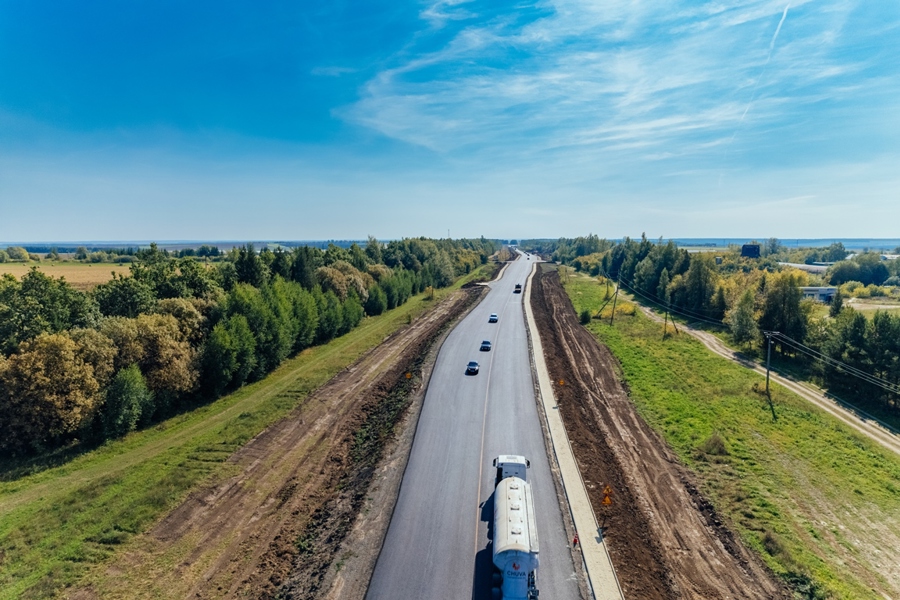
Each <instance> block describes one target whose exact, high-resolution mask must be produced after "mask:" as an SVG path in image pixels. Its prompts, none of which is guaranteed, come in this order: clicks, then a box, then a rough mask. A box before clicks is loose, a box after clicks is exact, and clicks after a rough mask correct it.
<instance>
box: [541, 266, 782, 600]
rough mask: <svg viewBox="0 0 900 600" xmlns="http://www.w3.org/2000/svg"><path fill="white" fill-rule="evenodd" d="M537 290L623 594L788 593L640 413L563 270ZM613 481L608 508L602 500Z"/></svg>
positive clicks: (567, 415)
mask: <svg viewBox="0 0 900 600" xmlns="http://www.w3.org/2000/svg"><path fill="white" fill-rule="evenodd" d="M534 286H535V287H534V292H533V294H532V304H533V309H534V313H535V319H536V321H537V324H538V328H539V330H540V334H541V341H542V343H543V345H544V354H545V355H546V359H547V366H548V369H549V371H550V376H551V379H553V381H555V382H557V383H556V386H555V390H554V392H555V393H556V395H557V400H558V405H559V407H560V410H561V411H562V416H563V419H564V421H565V423H566V428H567V430H568V434H569V438H570V440H571V443H572V447H573V450H574V452H575V456H576V459H577V460H578V463H579V467H580V469H581V472H582V476H583V477H584V480H585V485H586V486H587V487H588V492H589V495H590V497H591V504H592V505H593V507H594V511H595V513H596V514H597V520H598V521H599V522H600V523H601V526H604V525H605V535H606V540H607V543H608V544H609V548H610V554H611V556H612V560H613V565H614V566H615V568H616V572H617V574H618V577H619V580H620V582H621V585H622V589H623V591H624V593H625V596H626V597H628V598H641V599H657V598H659V599H670V598H697V599H704V600H707V599H716V598H722V599H726V598H754V599H756V598H758V599H769V598H788V597H790V595H789V593H788V592H787V590H786V589H785V588H784V587H783V586H782V585H781V584H780V582H778V581H777V579H776V578H775V577H774V576H773V575H772V574H771V573H770V572H769V571H768V570H766V569H765V567H764V566H763V565H762V564H761V563H760V562H759V561H758V560H757V559H756V558H755V557H754V556H752V555H751V554H750V552H749V551H747V550H746V548H744V547H743V545H742V544H741V543H740V541H739V540H737V539H736V538H735V537H734V535H733V534H732V532H731V531H730V530H729V529H728V528H727V527H726V525H725V524H724V523H723V522H722V520H721V519H720V517H719V516H718V515H717V514H716V512H715V510H714V509H713V507H712V506H711V505H710V504H709V502H708V501H707V500H706V499H705V498H703V497H702V496H701V495H700V494H699V492H698V491H697V488H696V486H695V485H694V483H693V481H692V478H691V476H690V474H689V473H688V471H687V470H686V469H685V468H684V467H682V466H681V465H680V464H679V463H678V462H677V461H676V459H675V456H674V454H673V453H672V452H671V450H670V449H669V448H668V447H667V446H666V444H665V442H663V441H662V439H661V438H660V437H659V436H658V435H657V434H656V433H655V432H653V430H651V429H650V427H649V426H647V424H646V423H645V422H644V421H643V420H642V419H641V418H640V417H639V416H638V414H637V412H636V410H635V408H634V405H633V404H632V403H631V401H630V400H629V399H628V394H627V391H626V390H625V388H624V386H623V385H622V383H621V382H620V380H619V377H618V374H617V373H618V370H617V362H616V359H615V358H614V357H613V356H612V355H611V354H610V352H609V350H607V349H606V348H605V347H603V346H601V345H600V344H599V343H598V341H597V340H596V339H595V338H594V337H593V336H592V335H591V334H590V332H588V331H587V330H586V329H585V328H584V327H582V326H581V325H580V323H579V322H578V318H577V316H576V314H575V311H574V309H573V308H572V305H571V303H570V302H569V299H568V297H567V296H566V294H565V291H564V290H563V289H562V287H561V286H560V284H559V277H558V274H557V273H556V272H555V271H547V272H544V273H543V274H541V272H540V271H539V273H538V274H536V275H535V277H534ZM559 382H562V383H561V384H560V383H559ZM607 485H608V486H610V487H611V488H612V492H613V493H612V496H611V497H612V500H613V503H612V505H611V506H604V505H603V504H602V501H603V489H604V487H605V486H607Z"/></svg>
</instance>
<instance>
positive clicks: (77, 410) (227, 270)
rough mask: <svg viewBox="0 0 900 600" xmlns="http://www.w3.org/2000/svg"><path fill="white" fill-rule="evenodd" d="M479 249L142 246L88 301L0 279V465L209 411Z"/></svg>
mask: <svg viewBox="0 0 900 600" xmlns="http://www.w3.org/2000/svg"><path fill="white" fill-rule="evenodd" d="M496 249H497V245H496V244H495V243H494V242H492V241H489V240H485V239H483V238H482V239H476V240H430V239H426V238H415V239H404V240H396V241H391V242H388V243H386V244H383V243H381V242H379V241H378V240H376V239H374V238H370V239H369V241H368V243H367V244H365V246H364V247H361V246H359V245H356V244H353V245H351V246H350V247H349V248H346V249H345V248H340V247H338V246H335V245H329V246H328V247H327V248H326V249H324V250H320V249H317V248H312V247H307V246H300V247H297V248H295V249H293V250H291V251H287V250H284V249H280V248H279V249H276V250H275V251H272V250H269V249H267V248H266V249H263V250H262V251H259V252H258V251H256V249H255V248H254V247H253V246H252V245H250V244H248V245H246V246H243V247H241V248H236V249H234V250H233V251H232V252H229V253H227V254H226V256H225V257H224V260H222V261H221V262H217V263H213V264H205V263H201V262H197V260H195V259H194V258H193V257H191V256H182V257H177V256H175V255H173V254H171V253H167V252H165V251H162V250H159V249H158V248H157V247H156V245H155V244H154V245H151V247H150V248H149V249H143V250H140V251H138V252H136V253H134V255H133V256H134V257H135V262H134V263H132V264H131V267H130V271H131V272H130V275H129V276H122V275H114V276H113V279H111V280H110V281H109V282H107V283H104V284H101V285H98V286H97V287H96V288H95V289H94V290H92V291H91V292H81V291H79V290H76V289H74V288H73V287H72V286H70V285H69V284H68V283H67V282H66V281H65V279H64V278H59V279H56V278H53V277H49V276H47V275H44V274H43V273H41V272H40V271H38V270H37V269H32V270H31V271H30V272H29V273H27V274H26V275H24V276H23V277H22V278H21V280H17V279H16V278H14V277H13V276H11V275H4V276H3V277H2V278H0V422H2V423H3V424H4V435H3V436H2V437H0V453H2V454H5V455H19V454H26V453H38V452H42V451H46V450H51V449H53V448H57V447H60V446H63V445H66V444H71V443H73V442H76V441H80V442H92V443H99V442H102V441H103V440H106V439H110V438H115V437H118V436H121V435H124V434H126V433H128V432H129V431H132V430H134V429H136V428H140V427H145V426H147V425H150V424H152V423H155V422H158V421H160V420H161V419H165V418H167V417H169V416H171V415H173V414H176V413H177V412H179V411H183V410H188V409H190V408H192V407H194V406H197V405H200V404H202V403H205V402H210V401H212V400H214V399H216V398H218V397H219V396H221V395H222V394H225V393H228V392H229V391H231V390H234V389H236V388H238V387H240V386H241V385H244V384H245V383H248V382H252V381H256V380H259V379H261V378H262V377H264V376H265V375H266V374H267V373H269V372H270V371H271V370H272V369H274V368H275V367H277V366H278V365H279V364H280V363H281V362H282V361H283V360H284V359H285V358H287V357H288V356H291V355H292V354H294V353H297V352H299V351H301V350H303V349H304V348H307V347H309V346H311V345H314V344H321V343H325V342H327V341H329V340H331V339H333V338H335V337H337V336H340V335H343V334H344V333H347V332H348V331H350V330H351V329H353V328H354V327H356V326H357V325H358V324H359V323H360V322H361V321H362V320H363V319H364V318H365V317H366V316H367V315H369V316H374V315H378V314H381V313H383V312H384V311H387V310H391V309H393V308H395V307H397V306H400V305H402V304H404V303H405V302H406V301H407V300H408V299H409V298H410V297H411V296H412V295H414V294H417V293H420V292H422V291H423V290H425V289H426V288H427V287H429V286H431V287H437V288H440V287H446V286H448V285H450V284H452V283H453V281H454V280H455V279H456V278H457V277H459V276H461V275H463V274H465V273H468V272H470V271H471V270H472V269H473V268H476V267H477V266H479V265H481V264H484V263H486V262H487V261H488V257H489V256H490V255H491V254H493V253H494V252H495V251H496Z"/></svg>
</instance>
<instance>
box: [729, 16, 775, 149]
mask: <svg viewBox="0 0 900 600" xmlns="http://www.w3.org/2000/svg"><path fill="white" fill-rule="evenodd" d="M790 7H791V4H790V2H788V4H787V6H785V7H784V12H783V13H781V20H780V21H778V27H776V28H775V35H773V36H772V41H771V42H769V55H768V56H766V62H765V64H763V68H762V71H760V73H759V77H758V78H757V79H756V84H755V85H754V86H753V92H752V93H751V94H750V102H748V103H747V106H746V108H744V112H743V113H741V118H740V119H739V120H738V124H737V127H736V128H735V130H734V133H732V134H731V139H730V140H728V145H727V146H726V147H725V156H728V147H729V146H731V143H732V142H733V141H734V138H735V137H737V133H738V130H739V129H740V127H741V125H742V124H743V122H744V117H746V116H747V113H748V112H749V111H750V107H751V106H753V102H754V100H756V90H757V89H759V84H760V82H761V81H762V78H763V75H764V74H765V72H766V67H768V66H769V61H770V60H772V51H773V50H775V40H777V39H778V34H779V33H781V26H782V25H784V20H785V19H787V14H788V9H789V8H790Z"/></svg>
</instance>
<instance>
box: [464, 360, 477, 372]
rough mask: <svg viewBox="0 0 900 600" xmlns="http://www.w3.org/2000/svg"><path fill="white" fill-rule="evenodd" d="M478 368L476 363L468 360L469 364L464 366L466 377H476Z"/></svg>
mask: <svg viewBox="0 0 900 600" xmlns="http://www.w3.org/2000/svg"><path fill="white" fill-rule="evenodd" d="M478 368H479V367H478V363H477V362H476V361H474V360H470V361H469V364H467V365H466V375H478Z"/></svg>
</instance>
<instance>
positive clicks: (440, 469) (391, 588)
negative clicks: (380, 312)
mask: <svg viewBox="0 0 900 600" xmlns="http://www.w3.org/2000/svg"><path fill="white" fill-rule="evenodd" d="M531 265H532V261H531V260H526V258H525V257H524V256H523V257H521V258H520V259H519V260H517V261H515V262H513V263H511V264H510V265H509V266H508V267H507V269H506V271H505V273H504V276H503V278H502V279H500V280H499V281H496V282H492V283H491V284H490V287H491V290H490V292H488V294H487V296H486V297H485V299H484V300H483V301H482V302H481V303H480V304H479V305H478V306H477V307H476V308H475V309H474V310H473V311H472V312H471V313H470V314H469V315H468V316H467V317H466V318H465V319H463V321H461V322H460V323H459V325H457V327H456V328H455V329H454V330H453V331H452V332H451V333H450V335H449V336H448V337H447V339H446V341H445V342H444V344H443V346H442V347H441V350H440V352H439V354H438V358H437V362H436V364H435V368H434V371H433V373H432V376H431V381H430V383H429V386H428V391H427V393H426V396H425V402H424V405H423V407H422V413H421V415H420V417H419V423H418V427H417V429H416V436H415V440H414V442H413V447H412V452H411V454H410V458H409V464H408V465H407V468H406V472H405V473H404V476H403V483H402V485H401V487H400V495H399V498H398V500H397V506H396V508H395V510H394V514H393V516H392V519H391V524H390V527H389V529H388V533H387V536H386V538H385V542H384V546H383V548H382V550H381V554H380V556H379V558H378V562H377V564H376V566H375V571H374V573H373V575H372V581H371V583H370V585H369V591H368V594H367V596H366V598H368V599H369V600H382V599H384V600H387V599H390V600H397V599H404V600H405V599H409V600H421V599H429V600H431V599H435V600H436V599H448V600H449V599H464V598H476V599H480V598H489V597H490V587H491V586H490V578H491V556H490V540H489V539H488V522H489V521H490V519H491V518H492V515H493V509H492V506H493V505H492V493H493V484H494V471H493V469H492V468H491V460H492V459H493V458H494V457H496V456H497V455H499V454H521V455H524V456H526V457H527V458H529V459H530V460H531V468H530V469H529V471H528V479H529V481H531V482H532V485H533V486H534V488H533V489H534V499H535V504H536V506H537V511H536V512H537V523H538V537H539V540H540V568H539V570H538V588H539V589H540V591H541V597H542V598H550V599H553V600H569V599H572V600H574V599H576V598H579V597H580V594H579V589H578V583H577V581H576V580H575V569H574V567H573V564H572V558H571V553H570V551H569V547H568V539H567V536H566V532H565V529H564V527H563V521H562V512H561V508H560V506H559V503H558V501H557V495H556V490H555V487H554V484H553V480H552V476H551V473H550V465H549V460H548V458H547V452H546V448H545V445H544V438H543V434H542V431H541V424H540V420H539V415H538V412H537V407H536V404H535V398H534V386H533V382H532V376H531V362H530V357H529V352H528V341H527V336H526V330H525V320H524V312H523V305H522V302H523V298H524V294H515V293H513V289H514V286H515V284H516V283H521V284H524V283H525V280H526V278H527V276H528V273H529V271H530V269H531ZM490 313H497V314H498V315H499V317H500V319H499V322H497V323H488V316H489V315H490ZM482 340H490V341H491V342H492V344H493V349H492V350H491V351H489V352H481V351H479V346H480V345H481V341H482ZM470 360H477V361H478V362H479V363H481V372H480V373H479V374H478V375H466V374H465V368H466V363H468V362H469V361H470Z"/></svg>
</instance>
